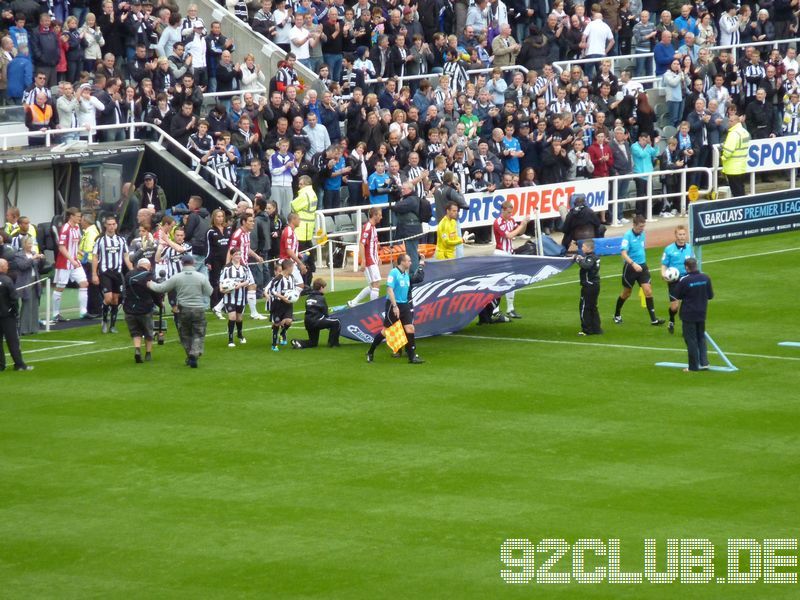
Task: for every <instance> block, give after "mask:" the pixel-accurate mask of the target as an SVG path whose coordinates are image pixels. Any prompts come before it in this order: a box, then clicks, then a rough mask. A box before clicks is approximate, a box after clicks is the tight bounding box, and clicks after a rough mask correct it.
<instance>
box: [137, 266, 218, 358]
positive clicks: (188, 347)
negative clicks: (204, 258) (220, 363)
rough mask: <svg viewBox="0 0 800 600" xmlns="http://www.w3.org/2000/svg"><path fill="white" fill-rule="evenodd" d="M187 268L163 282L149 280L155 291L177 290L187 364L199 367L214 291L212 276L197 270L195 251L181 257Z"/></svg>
mask: <svg viewBox="0 0 800 600" xmlns="http://www.w3.org/2000/svg"><path fill="white" fill-rule="evenodd" d="M181 265H183V269H182V270H181V272H180V273H176V274H175V275H173V276H172V277H170V278H169V279H167V280H166V281H165V282H163V283H155V282H153V281H148V282H147V287H149V288H150V289H151V290H153V291H154V292H157V293H159V294H163V293H166V292H172V291H174V292H175V295H176V301H177V311H176V312H177V313H178V315H179V318H178V334H179V335H180V338H181V345H182V346H183V349H184V350H185V351H186V364H187V365H188V366H190V367H191V368H193V369H196V368H197V361H198V359H199V358H200V356H202V354H203V349H204V343H205V337H206V313H205V308H204V307H205V305H206V303H207V298H208V297H209V296H210V295H211V292H212V291H213V289H212V287H211V284H210V283H209V282H208V278H207V277H206V276H205V275H203V274H202V273H198V272H197V270H196V269H195V262H194V257H193V256H192V255H191V254H184V255H182V256H181Z"/></svg>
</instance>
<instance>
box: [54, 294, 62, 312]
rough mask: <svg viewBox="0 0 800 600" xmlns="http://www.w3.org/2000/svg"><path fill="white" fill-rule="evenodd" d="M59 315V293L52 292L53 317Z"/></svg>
mask: <svg viewBox="0 0 800 600" xmlns="http://www.w3.org/2000/svg"><path fill="white" fill-rule="evenodd" d="M60 313H61V292H59V291H55V292H53V316H54V317H55V316H56V315H58V314H60Z"/></svg>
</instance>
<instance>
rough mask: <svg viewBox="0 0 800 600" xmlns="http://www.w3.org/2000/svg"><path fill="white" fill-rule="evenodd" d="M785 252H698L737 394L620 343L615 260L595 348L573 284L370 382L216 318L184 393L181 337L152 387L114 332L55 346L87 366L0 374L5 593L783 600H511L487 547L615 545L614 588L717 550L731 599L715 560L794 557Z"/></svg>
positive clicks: (648, 347) (788, 588)
mask: <svg viewBox="0 0 800 600" xmlns="http://www.w3.org/2000/svg"><path fill="white" fill-rule="evenodd" d="M796 246H800V237H799V236H798V235H797V234H791V235H781V236H775V237H774V238H760V239H759V240H749V241H743V242H736V243H730V244H721V245H719V246H712V247H709V248H707V249H706V250H705V251H704V259H705V261H706V264H705V266H704V270H706V271H707V272H708V273H709V274H710V276H711V277H712V278H713V280H714V286H715V292H716V294H717V297H716V298H715V299H714V300H713V301H712V302H711V304H710V308H709V321H708V322H709V328H711V329H712V330H713V332H714V338H715V340H716V341H718V342H719V343H720V346H721V347H722V348H723V349H724V350H725V351H726V352H730V353H732V355H734V356H737V359H736V362H737V364H739V363H741V365H740V366H743V367H744V368H743V369H742V370H741V371H739V372H737V373H732V374H718V373H708V374H706V375H702V374H700V375H698V376H696V377H687V376H684V375H683V374H679V373H676V372H675V371H673V370H671V369H658V368H655V367H654V366H653V362H654V360H657V359H658V358H660V357H663V358H664V359H678V360H681V359H683V353H684V352H685V348H684V346H683V342H682V339H681V337H680V335H679V334H676V335H674V336H670V335H669V334H668V333H667V332H666V330H664V329H663V328H656V327H651V326H650V325H649V320H648V318H647V313H646V311H645V310H644V309H642V308H640V306H639V304H638V302H637V301H636V300H635V299H634V300H632V301H631V302H629V303H627V304H626V306H625V308H624V312H623V316H624V318H625V322H624V323H623V324H622V325H619V326H615V325H613V324H612V323H611V321H610V317H611V314H612V313H613V307H614V302H615V299H616V295H617V294H618V293H619V288H618V285H619V280H618V279H614V278H616V277H619V272H620V270H621V269H620V264H619V262H618V261H617V260H616V259H610V260H609V259H604V261H603V265H602V274H603V275H611V276H612V277H614V278H609V279H605V280H603V284H602V285H603V287H602V290H601V295H600V310H601V316H602V318H603V321H604V327H605V330H606V333H605V335H603V336H602V337H598V338H592V341H591V342H586V341H584V340H581V339H579V338H578V337H577V335H576V334H577V331H578V329H579V323H578V310H577V304H578V293H579V290H578V284H577V274H576V273H575V272H571V273H569V272H568V273H565V274H563V275H562V276H560V278H558V279H555V280H553V281H552V283H561V282H563V283H564V285H559V286H555V287H544V286H541V289H536V288H534V290H533V291H532V292H529V293H524V294H520V295H518V296H517V300H516V304H517V307H516V308H517V311H518V312H520V313H521V314H522V316H523V317H524V318H523V319H522V320H518V321H514V322H513V323H509V324H502V325H493V326H487V327H477V326H471V327H469V328H467V329H466V330H465V331H464V332H462V333H460V334H457V335H450V336H443V337H439V338H433V339H424V340H420V342H419V352H420V354H421V355H422V356H423V357H424V358H425V359H426V360H427V361H428V362H427V364H425V365H419V366H416V365H408V364H407V363H406V362H405V361H404V360H395V359H392V358H391V356H390V354H389V352H388V351H387V350H385V349H381V350H380V351H379V352H378V353H376V362H375V363H373V364H366V363H365V362H364V353H365V351H366V347H365V346H364V345H363V344H357V343H352V342H347V343H345V344H343V346H342V347H341V348H337V349H330V350H329V349H327V348H319V349H314V350H303V351H291V350H287V349H286V348H283V349H282V350H281V352H279V353H275V354H273V353H272V352H270V351H269V348H268V347H269V340H268V334H269V332H268V330H267V329H260V328H261V327H264V325H263V324H261V323H256V322H253V321H248V320H246V321H245V335H246V336H247V339H248V344H247V345H246V346H237V347H236V348H227V340H226V339H225V337H224V332H225V327H226V324H225V323H224V322H220V321H217V320H212V321H211V322H210V323H209V332H210V333H211V334H214V335H213V336H209V338H208V340H207V343H206V355H205V356H204V357H203V358H202V359H201V362H200V368H199V369H188V368H187V367H185V366H183V357H182V350H181V349H180V348H179V345H178V344H177V343H176V342H175V335H174V330H170V332H169V334H168V336H169V342H168V343H167V344H165V345H164V346H156V348H155V354H154V361H153V362H152V363H147V364H143V365H136V364H134V362H133V359H132V356H131V351H130V348H129V344H130V340H129V338H128V337H127V335H126V334H125V333H123V331H124V327H121V333H120V334H118V335H102V334H101V333H100V331H99V326H98V327H91V328H81V329H78V330H72V331H63V332H58V336H57V338H54V339H57V340H58V341H60V340H74V341H79V340H80V341H92V342H95V344H94V345H92V346H88V345H86V346H76V347H74V348H64V349H59V350H57V351H54V352H49V353H45V352H42V353H39V354H36V355H34V357H36V358H34V359H33V360H37V359H38V358H47V359H51V358H52V360H46V361H41V362H40V363H37V369H36V370H35V371H34V372H32V373H13V372H5V373H2V374H0V540H2V543H0V582H2V586H3V587H2V590H3V596H5V597H9V598H37V599H38V598H43V597H58V598H86V597H104V598H105V597H113V598H116V597H122V596H128V597H131V596H133V597H154V598H175V597H186V598H189V597H192V598H206V597H213V598H217V597H219V598H227V597H258V598H264V597H266V598H280V599H284V598H287V599H293V598H324V599H332V598H347V599H351V598H369V599H375V598H380V599H384V598H387V599H393V598H403V599H405V598H421V599H431V598H435V599H442V598H454V599H458V600H462V599H468V598H469V599H471V598H476V599H481V600H484V599H488V598H492V599H494V598H537V599H541V598H548V599H549V598H578V599H585V598H588V599H593V598H614V599H617V598H636V599H639V598H659V599H660V598H665V599H671V600H674V599H675V598H680V599H682V600H683V599H693V598H703V599H706V598H708V599H716V598H721V597H725V598H727V597H735V598H755V599H762V598H773V597H774V598H794V597H796V595H797V586H796V585H794V586H793V585H765V584H763V583H758V584H753V585H749V586H731V585H718V584H709V585H694V586H693V585H680V584H673V585H663V586H656V585H651V584H642V585H610V584H600V585H579V584H577V583H571V584H568V585H555V586H549V585H542V584H536V583H531V584H528V585H520V586H511V585H508V584H506V583H504V581H503V579H502V578H501V576H500V573H501V570H502V569H505V568H507V567H505V566H504V565H503V564H502V563H501V561H500V548H501V545H502V544H503V541H504V540H506V539H508V538H527V539H529V540H531V542H532V543H534V544H536V543H538V542H539V541H540V540H542V539H543V538H563V539H565V540H567V541H568V542H569V543H573V542H575V541H576V540H577V539H579V538H590V537H591V538H600V539H603V540H606V541H607V540H609V539H611V538H619V539H620V540H621V542H620V544H621V551H622V564H621V566H622V570H625V571H637V570H638V571H641V570H642V568H643V553H642V545H643V540H644V538H655V539H657V540H658V548H659V552H660V553H661V554H662V555H663V548H664V547H665V545H666V540H667V538H684V537H696V538H708V539H710V540H711V541H712V542H714V543H715V544H716V548H717V553H716V555H715V558H714V565H715V568H716V570H717V571H716V574H718V575H720V576H724V575H725V569H726V558H727V557H726V556H725V554H724V552H723V551H722V550H723V546H724V544H725V542H726V540H727V539H728V538H755V539H759V540H763V539H764V538H792V537H793V538H797V537H798V534H797V490H798V489H799V488H800V464H799V463H800V460H798V454H797V431H798V430H800V418H799V417H798V409H797V406H796V404H797V403H796V402H795V401H794V396H795V395H796V394H795V393H794V390H795V389H796V387H797V375H796V371H797V370H796V369H795V368H794V367H795V360H796V359H797V358H798V356H797V353H796V351H794V350H792V349H791V348H779V347H777V346H776V344H777V342H778V341H780V340H785V339H787V338H790V339H791V337H792V336H791V333H792V331H793V328H794V327H796V319H795V317H794V315H795V314H796V306H795V305H796V298H797V289H796V284H795V279H796V278H795V277H794V276H793V275H792V274H793V273H794V271H795V269H796V260H797V258H796V257H797V254H796V253H794V252H785V253H784V252H779V253H776V254H769V255H763V256H753V255H754V254H758V253H762V252H772V251H777V250H781V249H782V248H787V247H789V248H791V247H796ZM659 250H660V249H653V250H651V252H650V256H649V260H650V264H651V265H653V264H657V261H658V255H659ZM742 256H745V258H736V260H725V261H720V262H711V261H715V260H717V259H725V258H733V257H742ZM549 283H551V282H548V284H549ZM654 289H655V294H656V310H657V311H658V313H659V315H660V316H662V315H663V314H664V313H665V311H666V287H665V286H664V285H663V284H662V283H661V282H655V284H654ZM351 295H352V294H351V293H341V294H339V293H336V294H331V298H330V299H329V303H330V304H341V303H342V302H343V301H344V300H346V299H348V297H350V296H351ZM51 335H52V334H51ZM301 335H304V332H302V327H298V326H297V325H295V326H294V327H292V329H291V330H290V333H289V337H290V338H292V337H294V336H301ZM467 336H469V337H467ZM322 337H323V340H324V339H325V336H324V334H323V336H322ZM478 337H480V338H481V339H476V338H478ZM485 338H491V339H485ZM36 339H45V340H46V339H49V336H44V335H42V336H36ZM32 345H37V344H32ZM733 353H737V354H733ZM59 354H63V355H64V356H61V357H58V358H56V357H57V356H58V355H59ZM71 355H74V356H71ZM659 355H661V356H659ZM739 355H742V356H739ZM744 355H746V356H744ZM764 357H769V358H764ZM788 554H790V555H791V554H792V553H791V552H789V553H788ZM794 555H795V556H796V555H797V552H795V553H794ZM546 557H547V555H545V554H538V555H536V557H535V558H536V564H537V566H541V564H542V562H543V560H544V559H545V558H546ZM567 558H569V559H571V555H570V556H569V557H567ZM660 560H663V558H660ZM595 564H597V562H596V561H595V560H594V559H592V558H590V565H589V566H590V567H591V566H592V565H595ZM660 566H661V567H662V568H663V562H662V563H661V565H660ZM570 569H571V561H570V560H565V561H561V562H559V563H558V564H557V565H556V566H555V568H554V570H555V571H569V570H570ZM789 570H794V571H795V572H796V569H789Z"/></svg>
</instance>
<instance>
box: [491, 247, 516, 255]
mask: <svg viewBox="0 0 800 600" xmlns="http://www.w3.org/2000/svg"><path fill="white" fill-rule="evenodd" d="M492 254H493V255H494V256H514V255H513V254H511V252H506V251H505V250H500V249H499V248H495V249H494V252H492Z"/></svg>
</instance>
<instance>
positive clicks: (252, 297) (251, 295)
mask: <svg viewBox="0 0 800 600" xmlns="http://www.w3.org/2000/svg"><path fill="white" fill-rule="evenodd" d="M247 306H249V307H250V316H251V317H252V316H253V315H255V314H258V309H257V308H256V291H255V290H247Z"/></svg>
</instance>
